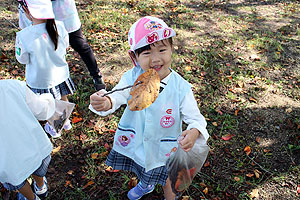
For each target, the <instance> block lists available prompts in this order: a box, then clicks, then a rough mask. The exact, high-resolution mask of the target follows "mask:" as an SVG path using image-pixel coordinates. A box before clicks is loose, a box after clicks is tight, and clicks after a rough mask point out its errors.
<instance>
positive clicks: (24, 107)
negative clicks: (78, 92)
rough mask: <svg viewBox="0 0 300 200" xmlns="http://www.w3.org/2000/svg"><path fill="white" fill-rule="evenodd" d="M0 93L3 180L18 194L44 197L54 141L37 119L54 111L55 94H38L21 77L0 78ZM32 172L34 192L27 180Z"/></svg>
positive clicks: (31, 199)
mask: <svg viewBox="0 0 300 200" xmlns="http://www.w3.org/2000/svg"><path fill="white" fill-rule="evenodd" d="M0 96H1V98H0V110H1V112H0V127H1V134H0V182H1V183H2V184H3V186H4V187H5V188H6V189H8V190H18V191H19V192H20V193H21V194H22V195H21V194H20V193H18V197H19V198H20V197H23V195H24V196H25V197H26V199H28V200H34V199H40V198H39V197H41V198H42V197H45V196H46V195H47V193H48V187H47V179H46V177H45V175H46V172H47V168H48V165H49V162H50V160H51V156H50V154H51V151H52V144H51V142H50V140H49V138H48V137H47V135H46V134H45V132H44V130H43V128H42V127H41V125H40V124H39V122H38V120H47V119H49V118H50V117H51V116H52V115H53V113H54V111H55V101H54V98H53V96H52V95H51V94H42V95H39V96H37V95H36V94H34V93H33V92H32V91H31V90H30V89H29V88H28V87H26V84H25V82H21V81H18V80H0ZM30 175H32V177H33V179H34V182H33V188H34V192H33V191H32V189H31V187H30V185H29V183H28V181H27V178H28V177H29V176H30ZM23 199H24V198H23Z"/></svg>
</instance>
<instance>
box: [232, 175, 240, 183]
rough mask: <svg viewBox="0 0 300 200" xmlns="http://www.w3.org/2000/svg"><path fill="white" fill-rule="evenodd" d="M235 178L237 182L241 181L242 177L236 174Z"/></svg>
mask: <svg viewBox="0 0 300 200" xmlns="http://www.w3.org/2000/svg"><path fill="white" fill-rule="evenodd" d="M233 179H234V180H235V181H236V182H239V181H240V180H241V178H240V177H237V176H235V177H234V178H233Z"/></svg>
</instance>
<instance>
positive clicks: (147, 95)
mask: <svg viewBox="0 0 300 200" xmlns="http://www.w3.org/2000/svg"><path fill="white" fill-rule="evenodd" d="M159 87H160V78H159V75H158V73H157V72H156V71H155V70H154V69H149V70H147V71H146V72H144V73H143V74H141V75H140V76H139V77H138V78H137V79H136V81H135V82H134V85H133V87H132V88H131V90H130V95H131V96H132V98H131V99H130V100H129V101H128V105H129V109H130V110H131V111H138V110H143V109H145V108H147V107H149V106H150V105H151V104H152V103H153V102H154V101H155V100H156V98H157V97H158V94H159Z"/></svg>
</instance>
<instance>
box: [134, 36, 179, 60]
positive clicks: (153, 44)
mask: <svg viewBox="0 0 300 200" xmlns="http://www.w3.org/2000/svg"><path fill="white" fill-rule="evenodd" d="M157 42H162V43H163V45H165V46H167V44H166V42H169V44H170V45H171V47H172V45H173V40H172V37H170V38H167V39H165V40H160V41H157ZM155 43H156V42H154V43H152V44H148V45H146V46H144V47H141V48H139V49H137V50H135V51H134V52H135V53H136V55H138V56H139V55H140V54H141V53H142V52H143V51H148V50H150V49H151V46H155Z"/></svg>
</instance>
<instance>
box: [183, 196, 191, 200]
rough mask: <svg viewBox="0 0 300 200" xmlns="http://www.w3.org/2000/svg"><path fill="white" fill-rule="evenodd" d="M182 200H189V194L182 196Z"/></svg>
mask: <svg viewBox="0 0 300 200" xmlns="http://www.w3.org/2000/svg"><path fill="white" fill-rule="evenodd" d="M182 200H190V196H182Z"/></svg>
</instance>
